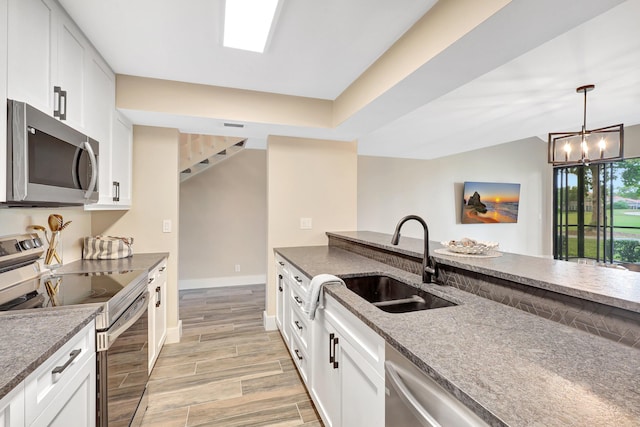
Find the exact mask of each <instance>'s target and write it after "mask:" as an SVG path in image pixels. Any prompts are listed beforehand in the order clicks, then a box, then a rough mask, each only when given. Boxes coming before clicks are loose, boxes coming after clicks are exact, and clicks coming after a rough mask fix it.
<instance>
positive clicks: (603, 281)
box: [327, 231, 640, 313]
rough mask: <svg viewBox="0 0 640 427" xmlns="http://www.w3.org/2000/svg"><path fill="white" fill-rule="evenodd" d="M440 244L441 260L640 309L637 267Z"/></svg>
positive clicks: (375, 239)
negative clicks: (466, 251) (455, 251)
mask: <svg viewBox="0 0 640 427" xmlns="http://www.w3.org/2000/svg"><path fill="white" fill-rule="evenodd" d="M327 235H328V236H335V237H337V238H341V239H345V240H349V241H352V242H355V243H364V244H367V245H370V246H375V247H378V248H382V249H385V250H388V251H392V252H397V253H401V254H405V255H409V256H412V257H416V258H419V259H422V252H423V250H424V244H423V240H422V239H414V238H410V237H401V239H400V243H399V244H398V246H393V245H391V243H390V242H391V235H390V234H384V233H377V232H373V231H347V232H336V233H327ZM438 248H442V245H441V244H440V243H438V242H433V241H431V242H430V245H429V251H430V254H431V255H432V256H433V258H434V259H435V260H436V262H437V263H439V264H444V265H449V266H452V267H458V268H462V269H465V270H469V271H473V272H476V273H481V274H484V275H487V276H492V277H497V278H500V279H505V280H510V281H513V282H517V283H521V284H524V285H528V286H533V287H536V288H540V289H545V290H549V291H553V292H557V293H559V294H563V295H569V296H573V297H577V298H582V299H586V300H589V301H593V302H598V303H602V304H607V305H610V306H612V307H618V308H622V309H625V310H629V311H634V312H636V313H640V274H639V273H637V272H634V271H625V270H618V269H613V268H603V267H597V266H593V265H586V264H578V263H575V262H567V261H559V260H553V259H548V258H540V257H533V256H527V255H518V254H510V253H502V256H500V257H496V258H474V257H459V256H454V255H451V256H447V255H442V254H438V253H434V252H433V250H434V249H438Z"/></svg>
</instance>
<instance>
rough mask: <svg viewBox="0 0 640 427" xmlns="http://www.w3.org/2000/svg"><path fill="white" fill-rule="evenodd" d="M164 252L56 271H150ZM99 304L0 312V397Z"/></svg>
mask: <svg viewBox="0 0 640 427" xmlns="http://www.w3.org/2000/svg"><path fill="white" fill-rule="evenodd" d="M168 256H169V254H168V253H141V254H135V255H133V256H132V257H129V258H123V259H118V260H78V261H73V262H70V263H69V264H66V265H64V266H63V267H62V268H59V269H58V270H56V273H95V272H102V271H131V270H147V271H150V270H152V269H153V268H154V267H155V266H157V265H158V264H159V263H160V262H161V261H162V260H163V259H164V258H166V257H168ZM101 310H102V305H101V304H85V305H77V306H65V307H55V308H37V309H29V310H20V311H11V312H0V399H1V398H2V397H4V396H5V395H6V394H7V393H9V392H10V391H11V390H12V389H13V388H14V387H15V386H17V385H18V384H20V382H22V381H23V380H24V379H25V378H26V377H27V376H28V375H29V374H30V373H31V372H33V371H34V370H35V369H36V368H37V367H38V366H40V364H42V363H43V362H44V361H45V360H47V358H48V357H49V356H51V355H52V354H53V353H55V352H56V350H58V349H59V348H60V347H62V345H64V343H66V342H67V341H68V340H69V339H70V338H72V337H73V336H74V335H75V334H76V333H77V332H78V331H80V329H82V328H83V327H84V326H85V325H86V324H87V323H89V322H90V321H91V320H92V319H94V318H95V317H96V316H97V314H98V313H99V312H100V311H101Z"/></svg>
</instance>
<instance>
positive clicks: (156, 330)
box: [148, 258, 167, 374]
mask: <svg viewBox="0 0 640 427" xmlns="http://www.w3.org/2000/svg"><path fill="white" fill-rule="evenodd" d="M148 286H149V306H148V313H149V374H151V370H152V369H153V365H155V363H156V360H157V359H158V355H160V350H162V346H163V345H164V342H165V341H166V339H167V304H166V303H165V298H166V295H167V259H166V258H165V259H164V260H162V261H161V262H160V264H159V265H158V266H157V267H155V268H154V269H153V270H151V271H150V272H149V275H148Z"/></svg>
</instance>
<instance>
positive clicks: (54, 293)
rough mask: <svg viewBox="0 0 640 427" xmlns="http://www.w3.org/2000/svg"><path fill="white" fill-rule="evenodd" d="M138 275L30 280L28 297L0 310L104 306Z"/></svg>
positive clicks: (23, 297) (52, 277)
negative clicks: (95, 304) (79, 305)
mask: <svg viewBox="0 0 640 427" xmlns="http://www.w3.org/2000/svg"><path fill="white" fill-rule="evenodd" d="M141 273H142V272H141V271H126V272H111V273H89V274H86V273H69V274H62V275H49V276H43V277H41V278H38V279H33V283H32V285H31V290H30V291H29V292H28V293H27V294H25V295H24V296H21V297H19V298H16V299H14V300H12V301H9V302H7V303H5V304H2V305H0V311H7V310H19V309H26V308H38V307H60V306H68V305H78V304H94V303H104V302H107V301H110V300H111V299H112V298H113V297H114V296H116V295H117V294H118V292H120V291H122V290H123V289H124V288H125V287H127V285H129V284H130V283H132V282H134V281H135V280H136V279H137V278H138V277H139V276H140V274H141ZM34 288H35V290H33V289H34Z"/></svg>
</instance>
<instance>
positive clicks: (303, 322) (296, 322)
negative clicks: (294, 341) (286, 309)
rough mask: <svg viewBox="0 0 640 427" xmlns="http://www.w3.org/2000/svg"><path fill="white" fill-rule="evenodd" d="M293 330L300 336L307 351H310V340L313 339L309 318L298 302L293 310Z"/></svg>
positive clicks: (301, 342)
mask: <svg viewBox="0 0 640 427" xmlns="http://www.w3.org/2000/svg"><path fill="white" fill-rule="evenodd" d="M291 330H292V331H293V333H294V334H295V335H296V336H297V337H298V340H299V341H300V344H301V345H302V346H303V347H304V349H305V351H309V341H310V340H311V328H310V327H309V319H308V318H307V315H306V314H305V313H304V312H303V311H302V309H301V308H300V307H299V306H298V305H297V304H296V305H295V306H293V307H292V310H291Z"/></svg>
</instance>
